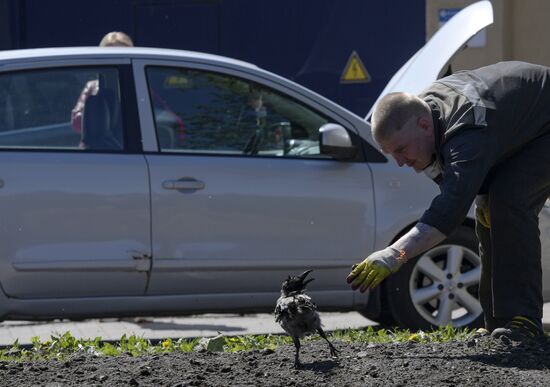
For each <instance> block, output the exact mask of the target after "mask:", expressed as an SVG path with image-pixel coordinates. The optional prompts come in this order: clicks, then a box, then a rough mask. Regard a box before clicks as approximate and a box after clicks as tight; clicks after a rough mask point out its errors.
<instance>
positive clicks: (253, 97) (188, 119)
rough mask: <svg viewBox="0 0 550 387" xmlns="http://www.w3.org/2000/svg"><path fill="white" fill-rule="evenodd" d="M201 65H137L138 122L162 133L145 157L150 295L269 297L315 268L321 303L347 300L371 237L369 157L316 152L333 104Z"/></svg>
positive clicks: (249, 300) (222, 302)
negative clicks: (354, 268) (348, 279)
mask: <svg viewBox="0 0 550 387" xmlns="http://www.w3.org/2000/svg"><path fill="white" fill-rule="evenodd" d="M205 67H208V69H206V68H201V66H200V65H197V64H196V63H195V64H193V63H187V64H181V63H178V62H155V63H152V62H147V61H139V62H135V63H134V71H135V77H136V79H137V84H138V90H139V92H140V93H143V94H142V95H140V97H139V99H140V101H141V102H142V105H141V111H140V113H141V114H142V116H141V120H142V121H141V122H142V126H148V127H153V128H155V130H156V133H157V138H158V144H157V143H156V142H155V143H152V145H151V152H148V153H147V155H146V157H147V162H148V165H149V168H150V175H151V192H152V214H153V215H152V224H153V269H152V274H151V280H150V285H149V288H148V294H153V295H158V294H189V295H192V296H193V295H195V296H199V295H207V296H213V297H216V296H217V297H219V298H218V304H212V305H213V306H214V305H217V307H218V308H223V307H224V306H226V305H229V304H231V305H235V306H237V305H239V306H240V307H241V308H243V307H246V306H250V307H252V306H259V305H264V306H265V305H271V304H272V303H273V301H274V297H276V295H277V293H278V291H279V289H280V285H281V282H282V281H283V280H284V279H285V278H286V277H287V276H288V275H292V274H297V273H300V272H302V271H304V270H306V269H314V277H315V278H316V281H314V282H313V283H312V284H311V286H310V287H311V289H312V291H313V292H314V293H315V292H317V293H318V294H317V295H316V297H317V298H316V299H317V301H318V302H319V303H322V304H323V305H324V306H330V305H339V306H346V305H348V306H351V303H352V298H353V294H352V292H351V290H350V289H349V286H348V285H347V284H346V283H345V276H346V274H347V273H348V272H349V268H350V265H351V263H352V262H355V261H357V259H359V258H360V257H362V256H364V255H365V254H366V253H368V252H369V251H371V249H372V246H373V243H374V242H373V238H374V205H373V204H374V203H373V190H372V182H371V176H370V170H369V166H368V164H367V163H365V162H363V161H362V160H360V159H359V161H357V160H354V161H336V160H333V159H330V158H327V157H325V156H323V155H321V154H320V153H319V143H318V137H319V133H318V129H319V128H320V127H321V126H322V125H323V124H326V123H328V122H333V121H334V117H331V112H330V110H329V109H326V108H323V106H322V105H318V107H317V108H313V107H311V106H308V104H307V103H305V102H304V101H303V100H300V98H299V94H298V93H296V92H295V91H293V90H291V89H290V88H288V89H287V90H286V89H285V88H284V87H281V86H278V85H277V84H275V83H271V84H270V83H269V82H266V81H265V80H264V81H260V78H258V77H256V78H255V77H254V75H252V74H250V73H247V72H245V71H243V72H239V71H235V69H234V68H233V69H232V70H228V69H227V68H224V67H222V66H220V67H217V68H216V67H212V66H205ZM140 82H141V84H140ZM279 82H280V79H279ZM285 91H286V92H285ZM303 92H305V91H303ZM287 93H288V94H287ZM323 109H324V111H322V112H321V110H323ZM340 121H341V124H342V125H347V126H348V129H349V130H350V131H353V128H352V127H351V125H349V124H348V123H346V122H345V121H343V120H342V119H341V118H340ZM146 140H147V139H144V143H145V141H146ZM151 140H156V139H151ZM157 146H158V147H157ZM231 294H241V295H243V294H246V295H247V296H246V297H239V298H235V297H233V298H232V297H231Z"/></svg>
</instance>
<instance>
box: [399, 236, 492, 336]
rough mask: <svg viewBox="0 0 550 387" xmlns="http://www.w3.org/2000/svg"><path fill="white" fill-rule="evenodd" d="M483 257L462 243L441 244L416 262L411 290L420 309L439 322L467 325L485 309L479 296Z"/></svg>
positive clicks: (428, 320) (424, 314)
mask: <svg viewBox="0 0 550 387" xmlns="http://www.w3.org/2000/svg"><path fill="white" fill-rule="evenodd" d="M480 277H481V259H480V258H479V256H478V255H477V254H476V253H475V252H474V251H472V250H470V249H468V248H466V247H464V246H459V245H441V246H437V247H435V248H433V249H431V250H429V251H427V252H426V253H424V254H423V255H422V256H421V257H420V258H419V259H418V261H417V262H416V264H415V267H414V268H413V272H412V274H411V276H410V280H409V291H410V295H411V300H412V303H413V305H414V307H415V309H416V311H417V312H418V313H419V314H420V315H421V316H422V317H423V318H424V319H425V320H426V321H427V322H429V323H430V324H432V325H435V326H446V325H449V324H450V325H452V326H453V327H463V326H466V325H468V324H470V323H472V322H473V321H475V320H476V319H477V318H478V317H479V316H480V315H481V314H482V313H483V311H482V309H481V304H480V302H479V296H478V286H479V279H480Z"/></svg>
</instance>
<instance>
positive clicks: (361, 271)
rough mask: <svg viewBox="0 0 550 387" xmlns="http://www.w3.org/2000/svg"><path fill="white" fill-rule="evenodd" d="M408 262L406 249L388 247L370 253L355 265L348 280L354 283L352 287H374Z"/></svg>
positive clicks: (364, 288) (362, 290)
mask: <svg viewBox="0 0 550 387" xmlns="http://www.w3.org/2000/svg"><path fill="white" fill-rule="evenodd" d="M405 262H406V255H405V252H404V251H402V250H401V251H400V250H397V249H394V248H393V247H386V248H385V249H384V250H380V251H377V252H375V253H372V254H371V255H369V256H368V257H367V258H366V259H365V260H364V261H363V262H361V263H358V264H356V265H353V270H352V271H351V273H349V274H348V277H347V279H346V280H347V282H348V284H349V283H352V282H353V284H352V285H351V288H352V289H353V290H356V289H357V288H359V287H361V289H360V291H361V292H364V291H366V290H367V289H374V288H375V287H377V286H378V285H379V284H380V282H382V281H383V280H384V279H385V278H386V277H387V276H389V275H390V274H392V273H395V272H396V271H398V270H399V269H400V268H401V266H402V265H403V263H405Z"/></svg>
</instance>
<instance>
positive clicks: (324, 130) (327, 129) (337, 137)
mask: <svg viewBox="0 0 550 387" xmlns="http://www.w3.org/2000/svg"><path fill="white" fill-rule="evenodd" d="M319 145H320V151H321V154H323V155H328V156H332V157H333V158H335V159H336V160H349V159H352V158H354V157H355V154H356V153H357V147H356V146H355V145H353V144H352V142H351V138H350V136H349V133H348V131H347V130H346V129H344V127H343V126H341V125H338V124H324V125H323V126H321V127H320V128H319Z"/></svg>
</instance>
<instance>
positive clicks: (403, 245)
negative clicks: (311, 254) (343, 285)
mask: <svg viewBox="0 0 550 387" xmlns="http://www.w3.org/2000/svg"><path fill="white" fill-rule="evenodd" d="M444 239H445V234H443V233H442V232H441V231H439V230H438V229H437V228H435V227H433V226H430V225H428V224H426V223H417V224H416V225H415V226H414V227H413V228H412V229H411V230H410V231H409V232H408V233H406V234H405V235H403V236H402V237H401V238H399V239H398V240H397V242H395V243H394V244H392V245H391V246H388V247H386V248H385V249H384V250H380V251H377V252H374V253H372V254H371V255H369V256H368V257H367V258H366V259H365V260H364V261H363V262H361V263H358V264H357V265H354V267H353V269H352V271H351V273H349V275H348V277H347V282H348V283H352V282H353V284H352V286H351V287H352V289H353V290H355V289H358V288H360V290H361V292H364V291H366V290H367V289H373V288H375V287H376V286H378V285H379V284H380V282H382V281H383V280H384V279H385V278H386V277H387V276H389V275H390V274H391V273H395V272H397V271H398V270H399V268H400V267H401V266H402V265H403V264H404V263H405V262H406V261H407V259H408V258H410V257H415V256H417V255H419V254H421V253H423V252H424V251H426V250H428V249H429V248H431V247H433V246H435V245H437V244H438V243H439V242H441V241H442V240H444Z"/></svg>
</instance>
